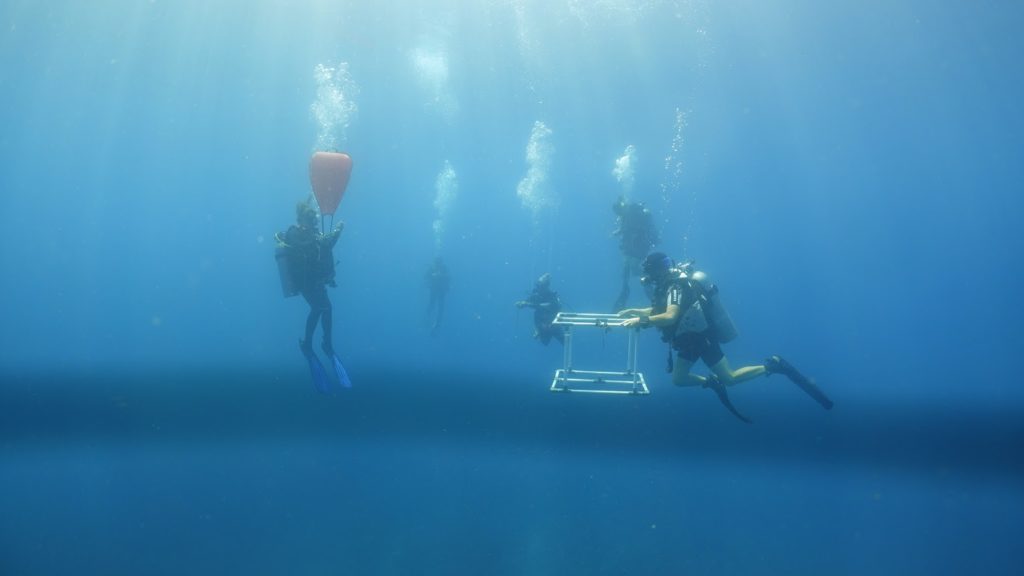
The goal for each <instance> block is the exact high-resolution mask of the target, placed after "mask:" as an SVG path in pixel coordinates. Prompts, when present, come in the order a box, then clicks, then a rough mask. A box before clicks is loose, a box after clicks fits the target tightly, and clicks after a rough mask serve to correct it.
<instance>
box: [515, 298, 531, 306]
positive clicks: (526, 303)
mask: <svg viewBox="0 0 1024 576" xmlns="http://www.w3.org/2000/svg"><path fill="white" fill-rule="evenodd" d="M528 304H529V302H527V301H526V300H519V301H517V302H516V308H525V307H526V306H527V305H528Z"/></svg>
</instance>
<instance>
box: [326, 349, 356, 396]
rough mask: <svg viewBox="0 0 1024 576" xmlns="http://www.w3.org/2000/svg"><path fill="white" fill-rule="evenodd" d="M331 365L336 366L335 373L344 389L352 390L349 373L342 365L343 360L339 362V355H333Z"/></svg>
mask: <svg viewBox="0 0 1024 576" xmlns="http://www.w3.org/2000/svg"><path fill="white" fill-rule="evenodd" d="M331 363H332V364H334V372H335V373H336V374H337V375H338V383H340V384H341V387H342V388H351V387H352V381H351V380H349V378H348V372H345V367H344V366H342V365H341V360H338V355H337V354H332V355H331Z"/></svg>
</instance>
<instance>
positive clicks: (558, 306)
mask: <svg viewBox="0 0 1024 576" xmlns="http://www.w3.org/2000/svg"><path fill="white" fill-rule="evenodd" d="M527 307H529V308H533V327H534V332H533V337H534V338H536V339H538V340H540V342H541V344H543V345H545V346H547V345H548V343H550V342H551V339H552V338H554V339H555V340H558V341H559V342H560V343H562V344H565V333H564V331H563V330H562V327H561V326H554V325H552V324H551V323H552V322H554V320H555V316H558V312H559V311H561V310H562V302H561V300H559V299H558V293H557V292H555V291H554V290H552V289H551V274H548V273H545V274H543V275H541V277H540V278H538V279H537V282H536V283H534V285H533V291H532V292H530V296H529V297H528V298H527V299H526V300H519V301H518V302H516V308H527Z"/></svg>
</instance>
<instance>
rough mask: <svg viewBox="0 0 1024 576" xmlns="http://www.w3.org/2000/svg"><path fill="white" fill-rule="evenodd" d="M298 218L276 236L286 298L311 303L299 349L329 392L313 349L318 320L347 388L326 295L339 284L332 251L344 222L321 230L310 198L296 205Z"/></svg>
mask: <svg viewBox="0 0 1024 576" xmlns="http://www.w3.org/2000/svg"><path fill="white" fill-rule="evenodd" d="M295 220H296V223H295V224H293V225H291V226H289V227H288V230H286V231H285V232H278V233H277V234H275V235H274V238H275V239H276V240H277V253H276V258H277V262H278V267H279V271H280V275H281V286H282V288H283V289H284V293H285V297H289V296H295V295H296V294H302V297H303V298H305V300H306V302H307V303H308V304H309V315H308V316H307V317H306V330H305V333H304V336H303V338H302V339H301V340H299V349H300V350H302V354H303V356H305V357H306V360H307V361H308V363H309V368H310V372H311V374H312V377H313V384H314V385H315V386H316V388H317V390H319V391H321V392H326V391H327V388H328V386H327V373H326V371H325V370H324V367H323V365H322V364H321V363H320V360H319V359H318V358H317V356H316V354H315V353H314V352H313V333H314V332H315V331H316V325H317V323H319V324H320V326H321V328H322V329H323V340H322V341H321V349H322V350H323V351H324V354H326V355H327V357H328V358H330V359H331V363H332V364H333V365H334V369H335V372H336V373H337V376H338V380H339V382H340V383H341V385H342V386H345V387H346V388H347V387H349V386H351V385H352V384H351V382H350V381H349V378H348V375H347V374H346V373H345V369H344V368H343V367H342V366H341V362H340V361H339V360H338V356H337V354H335V352H334V344H333V340H332V332H333V324H334V322H333V318H332V311H333V308H332V306H331V299H330V298H328V296H327V286H331V287H335V286H337V283H335V281H334V276H335V271H334V254H333V252H332V250H333V248H334V245H335V244H337V243H338V237H339V236H340V235H341V231H342V229H343V228H344V227H345V223H344V222H339V223H338V224H337V225H336V226H335V227H334V229H333V230H331V231H330V232H329V233H326V234H324V233H321V231H320V227H319V226H318V221H319V220H320V216H319V215H318V214H317V211H316V208H314V207H313V206H312V205H311V204H310V201H309V200H306V201H305V202H299V203H298V204H297V205H296V206H295Z"/></svg>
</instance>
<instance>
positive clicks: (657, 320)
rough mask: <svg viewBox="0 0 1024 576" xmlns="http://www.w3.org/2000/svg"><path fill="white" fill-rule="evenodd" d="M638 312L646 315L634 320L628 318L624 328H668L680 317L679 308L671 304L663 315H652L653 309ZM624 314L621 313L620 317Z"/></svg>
mask: <svg viewBox="0 0 1024 576" xmlns="http://www.w3.org/2000/svg"><path fill="white" fill-rule="evenodd" d="M637 311H638V312H646V313H641V314H640V315H639V316H634V317H633V318H627V319H626V320H625V321H623V323H622V326H623V327H625V328H630V327H633V326H638V327H640V328H647V327H648V326H667V325H670V324H672V323H673V322H675V321H676V318H678V317H679V306H678V305H676V304H669V305H668V308H666V309H665V311H664V312H662V313H661V314H651V312H652V311H653V310H652V309H651V308H644V309H642V310H637ZM622 312H626V310H623V311H622ZM622 312H619V315H620V316H622Z"/></svg>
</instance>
